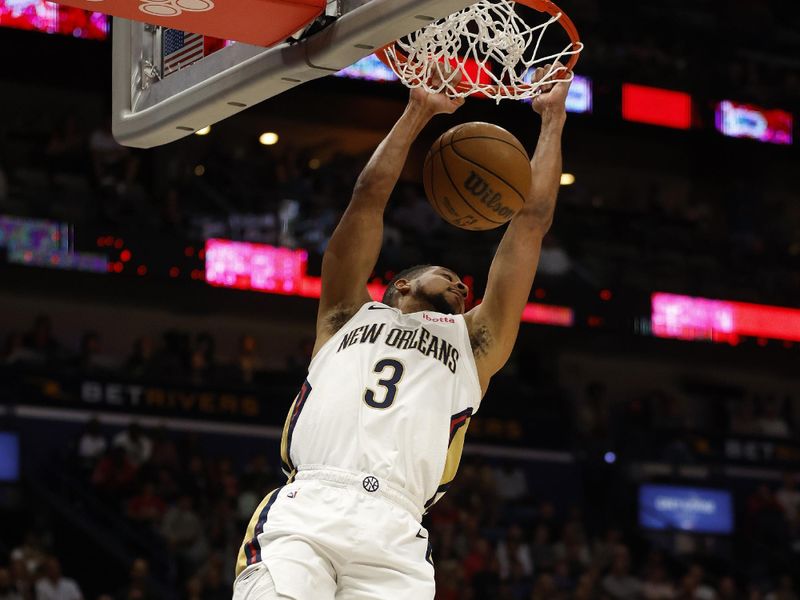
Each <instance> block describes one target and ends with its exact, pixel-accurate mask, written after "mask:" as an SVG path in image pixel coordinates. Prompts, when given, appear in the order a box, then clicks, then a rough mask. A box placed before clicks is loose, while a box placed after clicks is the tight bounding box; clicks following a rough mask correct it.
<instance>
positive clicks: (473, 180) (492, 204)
mask: <svg viewBox="0 0 800 600" xmlns="http://www.w3.org/2000/svg"><path fill="white" fill-rule="evenodd" d="M464 188H465V189H466V190H467V191H468V192H469V193H470V194H472V195H473V196H476V197H477V198H479V199H480V201H481V202H482V203H483V204H485V205H486V206H487V207H488V208H490V209H491V210H493V211H494V212H496V213H497V214H498V215H500V216H501V217H502V218H504V219H510V218H511V217H513V216H514V211H513V210H511V209H510V208H509V207H507V206H506V205H505V204H503V203H502V202H501V201H500V200H501V199H502V195H501V194H500V193H499V192H495V191H493V190H492V188H490V187H489V184H488V183H486V180H485V179H484V178H483V177H481V176H480V175H478V174H477V173H476V172H475V171H470V172H469V176H468V177H467V179H466V181H465V182H464Z"/></svg>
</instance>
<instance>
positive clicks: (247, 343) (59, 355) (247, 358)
mask: <svg viewBox="0 0 800 600" xmlns="http://www.w3.org/2000/svg"><path fill="white" fill-rule="evenodd" d="M104 335H109V332H106V331H94V330H92V331H85V332H84V333H83V334H82V335H81V337H80V340H78V342H77V344H76V345H75V346H71V345H69V344H67V343H65V342H63V341H61V340H60V339H59V338H58V336H57V335H56V333H55V332H54V329H53V322H52V319H51V318H50V317H49V316H48V315H46V314H40V315H38V316H37V317H36V318H35V319H34V322H33V323H32V324H31V326H30V328H29V329H27V330H18V331H11V332H7V333H6V334H5V345H4V346H3V347H2V349H0V365H6V366H17V367H21V368H23V369H24V368H37V367H38V368H41V367H44V368H47V369H50V370H52V371H53V372H56V373H70V372H71V373H80V374H83V375H90V374H92V375H103V374H106V375H113V376H117V377H127V378H131V379H135V380H156V381H173V382H180V383H189V384H195V385H215V384H222V385H229V386H236V385H251V384H257V383H259V382H263V380H264V379H265V378H267V377H268V373H269V372H274V371H293V370H303V369H305V368H306V367H307V365H308V362H309V361H310V358H311V350H312V348H313V340H310V339H303V340H302V341H301V342H300V344H299V345H298V347H297V348H291V347H290V348H285V347H284V348H283V349H282V351H281V352H279V351H277V350H276V349H275V348H270V349H269V350H268V349H264V348H261V347H259V343H258V340H257V338H256V337H255V336H254V335H252V334H249V333H243V334H241V335H240V336H239V338H238V343H237V344H236V350H235V353H234V354H233V355H232V356H224V357H223V356H220V355H219V353H218V352H217V342H216V339H215V337H214V336H213V335H211V334H210V333H208V332H202V331H200V332H188V331H183V330H168V331H165V332H163V334H162V335H161V336H160V338H154V337H151V336H147V335H144V336H140V337H138V338H136V339H135V340H133V341H132V345H131V349H130V352H129V353H128V354H127V355H118V354H115V353H112V352H109V351H107V350H106V349H105V347H104V345H103V339H104V337H103V336H104Z"/></svg>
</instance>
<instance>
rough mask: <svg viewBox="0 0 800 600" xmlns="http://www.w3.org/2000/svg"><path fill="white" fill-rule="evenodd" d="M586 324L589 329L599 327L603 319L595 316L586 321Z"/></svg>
mask: <svg viewBox="0 0 800 600" xmlns="http://www.w3.org/2000/svg"><path fill="white" fill-rule="evenodd" d="M586 323H588V325H589V327H600V326H601V325H602V324H603V319H602V318H601V317H597V316H591V317H589V318H588V319H586Z"/></svg>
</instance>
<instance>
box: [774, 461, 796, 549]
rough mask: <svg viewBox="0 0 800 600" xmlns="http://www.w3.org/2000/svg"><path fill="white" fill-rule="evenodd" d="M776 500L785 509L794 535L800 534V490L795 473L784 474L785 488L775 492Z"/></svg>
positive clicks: (784, 511)
mask: <svg viewBox="0 0 800 600" xmlns="http://www.w3.org/2000/svg"><path fill="white" fill-rule="evenodd" d="M775 500H777V502H778V504H780V506H781V508H782V509H783V513H784V514H785V515H786V520H787V521H788V522H789V525H790V526H791V528H792V531H793V532H794V534H795V535H798V534H800V490H798V489H797V476H796V475H795V474H794V473H790V472H788V471H787V472H785V473H784V474H783V487H781V488H779V489H778V490H777V491H776V492H775Z"/></svg>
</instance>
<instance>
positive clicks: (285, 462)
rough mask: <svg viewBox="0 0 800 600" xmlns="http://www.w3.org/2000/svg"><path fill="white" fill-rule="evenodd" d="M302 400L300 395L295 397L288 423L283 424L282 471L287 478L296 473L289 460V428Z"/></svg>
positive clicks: (287, 419)
mask: <svg viewBox="0 0 800 600" xmlns="http://www.w3.org/2000/svg"><path fill="white" fill-rule="evenodd" d="M299 399H300V394H298V395H297V396H295V398H294V401H293V402H292V405H291V406H290V407H289V413H288V414H287V415H286V421H285V422H284V424H283V433H281V470H282V471H283V474H284V475H286V476H287V477H291V476H292V474H293V473H294V468H293V467H292V463H291V459H290V458H289V427H290V425H291V423H292V415H293V414H294V407H295V405H296V404H297V401H298V400H299Z"/></svg>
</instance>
